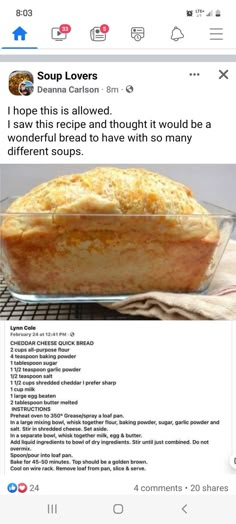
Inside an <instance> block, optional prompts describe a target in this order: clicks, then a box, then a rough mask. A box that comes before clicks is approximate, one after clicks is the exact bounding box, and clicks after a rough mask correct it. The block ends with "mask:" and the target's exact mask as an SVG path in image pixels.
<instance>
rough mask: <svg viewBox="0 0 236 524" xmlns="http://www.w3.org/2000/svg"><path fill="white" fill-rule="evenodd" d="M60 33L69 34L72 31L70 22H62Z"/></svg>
mask: <svg viewBox="0 0 236 524" xmlns="http://www.w3.org/2000/svg"><path fill="white" fill-rule="evenodd" d="M59 31H60V33H63V34H67V33H70V32H71V26H70V25H69V24H61V25H60V27H59Z"/></svg>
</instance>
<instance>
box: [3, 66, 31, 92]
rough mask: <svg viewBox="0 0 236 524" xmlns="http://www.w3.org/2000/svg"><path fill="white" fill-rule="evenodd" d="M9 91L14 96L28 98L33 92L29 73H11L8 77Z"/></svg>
mask: <svg viewBox="0 0 236 524" xmlns="http://www.w3.org/2000/svg"><path fill="white" fill-rule="evenodd" d="M8 87H9V91H10V93H11V94H12V95H15V96H29V95H31V94H32V93H33V91H34V77H33V75H32V73H30V72H29V71H13V72H12V73H11V74H10V75H9V84H8Z"/></svg>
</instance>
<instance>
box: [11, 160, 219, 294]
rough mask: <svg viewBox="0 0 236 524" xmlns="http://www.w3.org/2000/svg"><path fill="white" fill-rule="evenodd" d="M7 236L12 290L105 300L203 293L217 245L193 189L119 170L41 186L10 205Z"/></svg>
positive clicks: (140, 171) (214, 226) (212, 224)
mask: <svg viewBox="0 0 236 524" xmlns="http://www.w3.org/2000/svg"><path fill="white" fill-rule="evenodd" d="M1 235H2V245H3V252H4V256H5V259H6V264H7V265H8V266H9V273H10V282H11V286H13V289H14V290H16V291H19V292H21V293H26V294H29V293H33V294H44V295H47V294H48V295H61V294H62V295H65V294H68V295H83V294H87V295H101V296H102V295H116V294H118V295H120V294H122V295H130V294H134V293H140V292H146V291H149V290H151V289H158V290H164V291H177V292H179V291H184V292H187V291H197V290H198V289H199V287H200V286H201V284H202V283H203V282H204V278H205V275H206V271H207V268H208V266H209V263H210V261H211V258H212V256H213V253H214V250H215V247H216V245H217V242H218V238H219V232H218V228H217V224H216V221H215V220H214V219H213V218H212V217H211V216H210V215H209V214H208V212H207V210H206V209H205V208H204V207H202V205H200V204H199V203H198V202H197V201H196V200H195V199H194V197H193V194H192V191H191V190H190V189H189V188H188V187H186V186H184V185H183V184H180V183H178V182H175V181H173V180H171V179H169V178H167V177H165V176H163V175H160V174H157V173H153V172H149V171H147V170H144V169H136V168H133V169H132V168H128V169H119V168H113V167H111V168H110V167H103V168H95V169H92V170H90V171H88V172H86V173H80V174H72V175H64V176H62V177H58V178H55V179H53V180H50V181H49V182H46V183H44V184H42V185H39V186H37V187H35V188H34V189H32V190H31V191H30V192H29V193H27V194H26V195H24V196H23V197H20V198H18V199H17V200H16V201H15V202H13V204H12V205H11V206H10V207H9V209H8V210H7V216H6V218H5V219H4V221H3V224H2V228H1Z"/></svg>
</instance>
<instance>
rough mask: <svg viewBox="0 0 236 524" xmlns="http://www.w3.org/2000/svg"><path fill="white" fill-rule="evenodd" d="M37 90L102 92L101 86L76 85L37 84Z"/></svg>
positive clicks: (50, 91)
mask: <svg viewBox="0 0 236 524" xmlns="http://www.w3.org/2000/svg"><path fill="white" fill-rule="evenodd" d="M37 92H38V93H54V94H61V93H100V89H99V87H85V86H81V87H76V86H69V87H42V86H37Z"/></svg>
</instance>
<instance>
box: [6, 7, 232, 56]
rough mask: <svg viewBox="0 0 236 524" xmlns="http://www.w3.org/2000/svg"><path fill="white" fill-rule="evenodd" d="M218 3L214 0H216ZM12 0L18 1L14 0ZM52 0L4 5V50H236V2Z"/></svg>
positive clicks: (190, 52)
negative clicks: (79, 1) (78, 0)
mask: <svg viewBox="0 0 236 524" xmlns="http://www.w3.org/2000/svg"><path fill="white" fill-rule="evenodd" d="M212 3H213V2H212ZM12 4H13V5H12ZM54 4H55V3H54V2H50V4H49V5H47V11H45V7H44V5H43V3H40V4H37V6H36V7H32V8H31V9H18V4H17V2H16V1H15V0H14V2H13V3H12V2H11V3H10V4H9V5H6V6H5V8H4V9H5V17H4V20H3V19H2V22H1V24H0V26H1V37H0V53H3V54H5V53H7V54H8V53H12V52H18V53H21V52H26V51H27V52H31V53H33V54H34V53H35V54H37V53H39V52H42V51H43V52H44V53H52V52H53V53H54V54H57V53H59V54H61V53H68V52H69V53H70V54H73V53H78V50H80V51H81V50H83V52H84V53H87V54H89V53H102V54H113V53H114V54H117V53H119V52H121V51H123V52H125V51H129V52H131V53H132V54H139V53H147V52H148V53H149V54H152V53H164V54H165V53H176V52H177V53H188V54H194V53H197V52H199V51H202V52H204V51H206V52H210V53H218V54H219V53H222V52H226V51H227V52H229V53H233V52H234V51H235V49H236V40H235V28H234V20H235V18H236V4H234V5H231V4H232V2H231V0H225V2H224V4H222V5H221V6H220V5H219V4H218V3H217V4H215V6H214V5H212V4H211V8H210V9H209V8H208V7H205V8H204V9H199V8H192V7H191V6H190V7H191V9H188V7H189V6H187V5H183V4H182V2H178V3H177V2H174V1H173V0H172V1H171V2H168V5H167V4H164V3H162V4H159V5H157V4H156V2H155V1H154V0H147V2H145V4H144V3H143V2H141V1H140V0H138V1H135V0H130V1H129V2H128V3H127V2H124V0H122V1H121V2H119V8H118V6H117V9H115V8H114V5H113V4H111V3H107V2H105V1H103V2H99V4H97V3H96V2H92V5H91V2H90V3H89V4H85V5H84V6H83V11H81V10H80V9H79V6H78V5H76V4H75V3H73V2H72V1H71V0H69V1H68V2H67V4H66V10H65V7H64V6H60V5H58V4H57V5H56V9H55V5H54Z"/></svg>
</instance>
